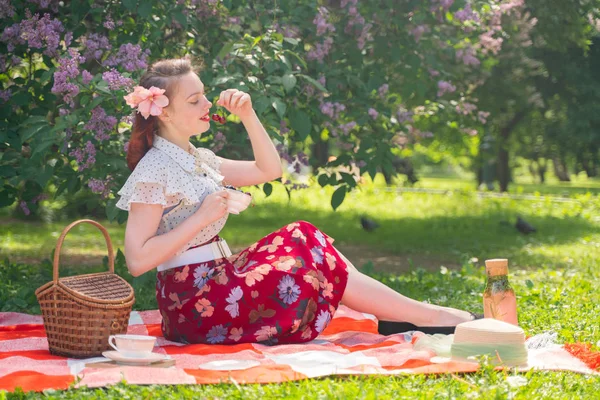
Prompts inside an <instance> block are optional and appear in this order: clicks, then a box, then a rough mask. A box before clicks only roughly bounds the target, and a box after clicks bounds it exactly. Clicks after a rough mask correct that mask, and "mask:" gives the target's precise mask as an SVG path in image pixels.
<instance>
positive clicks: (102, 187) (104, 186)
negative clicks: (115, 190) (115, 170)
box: [88, 175, 112, 199]
mask: <svg viewBox="0 0 600 400" xmlns="http://www.w3.org/2000/svg"><path fill="white" fill-rule="evenodd" d="M111 182H112V177H111V176H110V175H109V176H108V177H107V179H94V178H91V179H90V180H89V181H88V187H89V188H90V189H91V190H92V193H98V194H100V195H101V196H102V198H103V199H106V198H107V197H108V195H109V194H110V184H111Z"/></svg>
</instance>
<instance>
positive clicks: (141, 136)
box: [117, 59, 474, 344]
mask: <svg viewBox="0 0 600 400" xmlns="http://www.w3.org/2000/svg"><path fill="white" fill-rule="evenodd" d="M125 99H126V100H127V103H128V104H129V105H131V106H132V107H135V108H136V109H137V111H138V113H137V114H136V117H135V121H134V124H133V132H132V135H131V140H130V142H129V148H128V151H127V162H128V165H129V168H130V169H131V170H133V173H132V174H131V176H130V177H129V179H128V180H127V182H126V183H125V185H124V186H123V188H122V189H121V190H120V191H119V195H120V196H121V198H120V200H119V202H118V203H117V206H118V207H120V208H122V209H124V210H128V211H129V217H128V220H127V228H126V233H125V256H126V260H127V266H128V268H129V271H130V272H131V274H132V275H134V276H139V275H141V274H143V273H146V272H148V271H150V270H153V269H157V270H158V280H157V287H156V289H157V300H158V305H159V309H160V312H161V314H162V317H163V322H162V330H163V333H164V336H165V338H167V339H169V340H173V341H179V342H183V343H222V344H232V343H244V342H260V343H269V344H275V343H299V342H305V341H309V340H312V339H314V338H315V337H316V336H317V335H318V334H319V333H320V332H322V331H323V329H325V327H326V326H327V324H328V323H329V321H330V320H331V318H332V317H333V314H334V312H335V310H336V309H337V307H338V305H339V304H340V302H341V303H343V304H345V305H346V306H348V307H350V308H353V309H355V310H357V311H361V312H366V313H371V314H374V315H375V316H376V317H377V318H378V319H381V320H388V321H392V322H390V323H391V324H392V325H391V326H392V327H395V328H397V329H396V330H409V329H410V327H415V326H414V325H411V324H406V323H405V324H397V325H394V322H393V321H407V322H409V323H412V324H415V325H418V326H442V327H449V328H450V329H453V327H454V326H455V325H456V324H458V323H460V322H464V321H468V320H471V319H473V318H474V317H473V315H472V314H471V313H469V312H465V311H460V310H456V309H452V308H446V307H439V306H435V305H430V304H424V303H421V302H418V301H415V300H412V299H409V298H407V297H404V296H402V295H401V294H399V293H397V292H395V291H393V290H392V289H390V288H388V287H387V286H385V285H383V284H382V283H380V282H378V281H376V280H374V279H372V278H370V277H368V276H366V275H364V274H362V273H360V272H359V271H357V270H356V268H355V267H354V266H353V265H352V264H351V263H350V262H349V261H348V260H347V259H346V258H345V257H344V256H343V255H342V254H341V253H340V252H338V251H337V250H336V249H335V248H334V247H333V245H332V243H333V239H331V238H329V237H328V236H327V235H326V234H324V233H323V232H321V231H320V230H319V229H317V228H316V227H314V226H313V225H311V224H309V223H308V222H304V221H300V222H295V223H292V224H289V225H287V226H285V227H283V228H281V229H279V230H278V231H276V232H273V233H271V234H269V235H267V236H266V237H264V238H262V239H261V240H259V241H258V242H257V243H255V244H254V245H252V246H250V247H249V248H247V249H245V250H243V251H242V252H241V253H239V254H236V255H231V252H230V251H229V249H228V247H227V245H226V243H225V241H223V240H222V239H221V238H219V236H218V233H219V231H220V230H221V229H222V228H223V226H224V225H225V221H226V220H227V216H228V213H227V203H228V197H229V194H228V192H227V191H226V190H223V189H224V185H225V184H227V185H233V186H236V187H239V186H249V185H256V184H261V183H265V182H268V181H271V180H273V179H276V178H278V177H280V176H281V174H282V170H281V163H280V159H279V156H278V154H277V151H276V150H275V147H274V145H273V143H272V142H271V140H270V138H269V136H268V135H267V133H266V132H265V129H264V127H263V126H262V124H261V122H260V121H259V120H258V118H257V115H256V113H255V112H254V110H253V108H252V101H251V98H250V96H249V95H248V94H247V93H244V92H241V91H238V90H235V89H229V90H226V91H224V92H222V93H221V95H220V97H219V100H218V101H217V105H219V106H222V107H224V108H226V109H227V110H228V111H229V112H231V113H233V114H235V115H237V116H238V117H239V118H240V120H241V122H242V123H243V125H244V127H245V128H246V130H247V132H248V136H249V137H250V141H251V143H252V150H253V152H254V158H255V161H237V160H229V159H225V158H222V157H217V156H216V155H215V154H214V153H213V152H211V151H210V150H207V149H202V148H195V147H194V146H193V145H192V144H191V143H190V142H189V139H190V137H192V136H194V135H200V134H202V133H203V132H206V131H207V130H208V129H209V128H210V109H211V106H212V104H211V103H210V101H208V99H207V98H206V96H205V94H204V85H203V83H202V81H201V80H200V79H199V77H198V75H197V74H196V73H195V72H194V70H193V68H192V65H191V63H190V61H189V60H188V59H170V60H163V61H159V62H157V63H155V64H153V65H152V66H151V67H150V68H149V69H148V71H147V72H146V73H145V74H144V76H143V77H142V78H141V80H140V86H138V87H136V89H135V91H134V92H133V93H131V94H129V95H128V96H126V97H125Z"/></svg>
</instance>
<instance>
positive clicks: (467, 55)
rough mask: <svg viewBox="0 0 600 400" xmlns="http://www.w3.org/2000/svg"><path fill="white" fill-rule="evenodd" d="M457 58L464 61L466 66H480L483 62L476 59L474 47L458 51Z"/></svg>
mask: <svg viewBox="0 0 600 400" xmlns="http://www.w3.org/2000/svg"><path fill="white" fill-rule="evenodd" d="M456 57H457V58H460V59H462V62H463V64H465V65H479V64H481V61H479V59H478V58H477V57H475V50H474V49H473V48H472V47H470V46H469V47H466V48H464V49H458V50H456Z"/></svg>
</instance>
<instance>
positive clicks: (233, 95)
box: [217, 89, 283, 186]
mask: <svg viewBox="0 0 600 400" xmlns="http://www.w3.org/2000/svg"><path fill="white" fill-rule="evenodd" d="M217 104H218V105H221V106H223V107H225V108H227V109H228V110H229V111H230V112H232V113H233V114H236V115H237V116H239V117H240V120H241V121H242V123H243V124H244V128H246V131H247V132H248V136H249V137H250V142H251V143H252V152H253V153H254V161H238V160H230V159H227V158H222V157H219V159H220V161H221V168H220V169H221V171H220V172H221V175H223V176H224V177H225V182H226V183H228V184H230V185H234V186H250V185H257V184H260V183H265V182H269V181H272V180H274V179H277V178H279V177H281V174H282V173H283V171H282V169H281V159H280V158H279V154H278V153H277V149H275V145H274V144H273V142H272V141H271V138H270V137H269V135H268V134H267V131H266V130H265V128H264V126H263V124H262V123H261V122H260V120H259V119H258V116H257V115H256V112H255V111H254V109H253V108H252V101H251V100H250V95H248V94H247V93H244V92H240V91H238V90H235V89H229V90H226V91H224V92H223V93H221V97H220V98H219V101H218V102H217Z"/></svg>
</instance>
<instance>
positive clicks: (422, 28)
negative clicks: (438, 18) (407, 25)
mask: <svg viewBox="0 0 600 400" xmlns="http://www.w3.org/2000/svg"><path fill="white" fill-rule="evenodd" d="M429 31H430V28H429V27H428V26H427V25H417V26H416V27H414V28H413V29H412V30H411V31H410V34H411V35H413V37H414V38H415V41H416V42H418V41H419V40H421V36H423V34H424V33H428V32H429Z"/></svg>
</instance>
